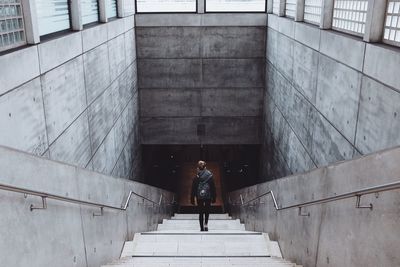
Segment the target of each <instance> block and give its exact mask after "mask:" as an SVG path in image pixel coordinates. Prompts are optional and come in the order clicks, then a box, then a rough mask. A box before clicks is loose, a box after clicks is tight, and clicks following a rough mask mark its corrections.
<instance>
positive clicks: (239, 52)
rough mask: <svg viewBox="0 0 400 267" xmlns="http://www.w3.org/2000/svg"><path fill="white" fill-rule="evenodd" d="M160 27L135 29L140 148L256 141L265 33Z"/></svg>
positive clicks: (233, 28)
mask: <svg viewBox="0 0 400 267" xmlns="http://www.w3.org/2000/svg"><path fill="white" fill-rule="evenodd" d="M150 17H151V16H150ZM150 17H147V15H146V19H150ZM183 18H184V17H182V19H183ZM195 18H196V17H190V19H195ZM141 20H142V19H141V18H139V17H138V25H142V24H145V22H143V21H142V22H140V21H141ZM143 20H144V18H143ZM153 22H155V23H156V21H155V20H154V21H153ZM141 23H142V24H141ZM238 23H239V22H238ZM167 25H168V24H167ZM167 25H166V26H162V25H159V26H158V27H156V26H151V27H148V26H150V25H147V24H146V25H142V26H140V27H138V28H137V36H136V38H137V46H138V57H139V60H138V77H139V89H140V101H141V105H140V114H141V128H142V131H141V140H142V143H144V144H179V143H182V144H198V143H199V142H202V143H210V144H235V143H236V144H246V143H251V144H257V143H258V142H260V139H259V136H260V135H259V133H260V124H258V123H259V122H260V118H261V116H262V113H261V112H262V105H263V104H262V99H263V95H262V93H261V90H262V88H264V83H265V77H264V76H265V74H264V65H265V63H264V62H265V60H264V55H265V45H264V44H265V36H266V34H265V27H260V26H254V27H250V26H246V25H244V26H240V25H239V24H237V26H230V27H220V26H215V27H207V26H200V25H198V26H196V27H186V26H184V25H186V24H182V25H179V26H180V27H178V26H167ZM194 25H196V23H195V24H194ZM194 25H192V26H194ZM199 125H200V126H199ZM203 125H204V127H205V131H206V133H205V135H204V136H199V135H198V127H202V126H203ZM200 135H202V134H201V133H200Z"/></svg>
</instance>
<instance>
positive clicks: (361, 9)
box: [333, 0, 368, 36]
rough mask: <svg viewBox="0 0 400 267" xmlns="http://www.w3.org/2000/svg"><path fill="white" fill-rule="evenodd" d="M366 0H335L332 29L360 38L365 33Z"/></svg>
mask: <svg viewBox="0 0 400 267" xmlns="http://www.w3.org/2000/svg"><path fill="white" fill-rule="evenodd" d="M367 9H368V0H335V5H334V10H333V28H334V29H336V30H339V31H344V32H349V33H353V34H356V35H360V36H362V35H363V34H364V33H365V21H366V19H367Z"/></svg>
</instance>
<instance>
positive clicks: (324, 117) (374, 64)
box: [262, 15, 400, 180]
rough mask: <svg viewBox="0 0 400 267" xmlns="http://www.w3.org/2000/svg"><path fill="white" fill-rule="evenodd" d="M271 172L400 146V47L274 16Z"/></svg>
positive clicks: (267, 142) (266, 137)
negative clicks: (376, 42)
mask: <svg viewBox="0 0 400 267" xmlns="http://www.w3.org/2000/svg"><path fill="white" fill-rule="evenodd" d="M266 50H267V51H266V59H267V63H266V91H265V97H264V99H265V103H264V122H263V125H264V127H263V128H264V129H263V131H264V133H263V146H264V149H263V151H264V153H263V160H262V162H263V164H264V167H263V168H262V169H263V175H262V176H263V177H265V178H266V179H267V180H270V179H273V178H278V177H283V176H286V175H289V174H293V173H300V172H304V171H307V170H310V169H312V168H315V167H321V166H325V165H328V164H331V163H334V162H337V161H341V160H348V159H352V158H355V157H359V156H360V155H364V154H369V153H372V152H375V151H378V150H381V149H386V148H390V147H394V146H396V145H399V144H400V139H399V135H398V132H399V129H400V128H399V127H400V119H399V116H398V114H399V111H400V109H399V105H398V103H399V100H400V78H399V75H398V69H399V68H400V53H399V50H398V49H396V48H393V47H390V46H385V45H379V44H369V43H365V42H363V41H362V40H361V39H360V38H357V37H353V36H350V35H346V34H342V33H339V32H335V31H326V30H320V29H319V28H317V27H315V26H312V25H309V24H305V23H298V22H294V21H293V20H290V19H288V18H283V17H277V16H276V15H268V30H267V49H266Z"/></svg>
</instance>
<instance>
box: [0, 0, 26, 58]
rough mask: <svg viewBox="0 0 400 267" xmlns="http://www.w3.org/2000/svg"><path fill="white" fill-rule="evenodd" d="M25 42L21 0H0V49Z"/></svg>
mask: <svg viewBox="0 0 400 267" xmlns="http://www.w3.org/2000/svg"><path fill="white" fill-rule="evenodd" d="M25 43H26V41H25V31H24V18H23V14H22V5H21V0H0V51H4V50H7V49H10V48H14V47H17V46H20V45H24V44H25Z"/></svg>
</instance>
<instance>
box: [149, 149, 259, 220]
mask: <svg viewBox="0 0 400 267" xmlns="http://www.w3.org/2000/svg"><path fill="white" fill-rule="evenodd" d="M142 151H143V152H142V153H143V158H142V161H143V172H144V173H143V175H144V179H145V180H146V182H147V183H149V184H151V185H154V186H156V187H160V188H163V189H166V190H169V191H172V192H175V193H176V194H177V200H178V205H179V208H178V211H179V212H181V213H193V212H195V207H193V206H192V205H191V204H190V190H191V186H192V181H193V178H194V177H195V176H196V174H197V171H196V169H197V162H198V161H199V160H205V161H206V162H207V169H209V170H211V171H212V173H213V175H214V179H215V183H216V187H217V202H216V203H215V204H214V205H213V207H212V211H213V212H214V213H218V212H223V211H225V210H226V209H225V205H226V204H227V200H228V199H227V193H228V192H231V191H233V190H236V189H239V188H243V187H246V186H250V185H254V184H256V183H258V182H259V160H260V146H259V145H145V146H143V147H142Z"/></svg>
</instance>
